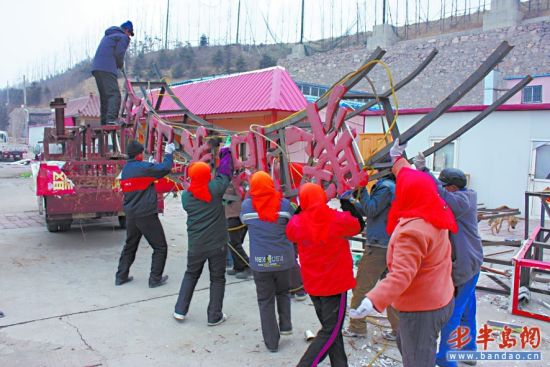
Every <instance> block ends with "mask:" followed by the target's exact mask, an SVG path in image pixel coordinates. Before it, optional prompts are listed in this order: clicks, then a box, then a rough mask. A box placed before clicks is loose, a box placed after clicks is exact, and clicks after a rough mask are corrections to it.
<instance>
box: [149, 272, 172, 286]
mask: <svg viewBox="0 0 550 367" xmlns="http://www.w3.org/2000/svg"><path fill="white" fill-rule="evenodd" d="M167 280H168V275H163V276H162V278H160V280H159V281H156V282H152V281H151V280H149V288H156V287H160V286H161V285H164V284H166V281H167Z"/></svg>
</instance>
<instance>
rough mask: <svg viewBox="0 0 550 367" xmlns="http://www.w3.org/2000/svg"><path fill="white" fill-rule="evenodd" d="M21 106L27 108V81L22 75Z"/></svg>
mask: <svg viewBox="0 0 550 367" xmlns="http://www.w3.org/2000/svg"><path fill="white" fill-rule="evenodd" d="M23 106H24V107H27V80H26V78H25V75H23Z"/></svg>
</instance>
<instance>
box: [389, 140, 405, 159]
mask: <svg viewBox="0 0 550 367" xmlns="http://www.w3.org/2000/svg"><path fill="white" fill-rule="evenodd" d="M406 148H407V143H405V144H403V145H399V138H397V139H395V143H393V146H392V147H391V149H390V157H391V161H392V163H395V161H396V160H397V159H398V158H399V157H401V156H402V155H403V152H404V151H405V149H406Z"/></svg>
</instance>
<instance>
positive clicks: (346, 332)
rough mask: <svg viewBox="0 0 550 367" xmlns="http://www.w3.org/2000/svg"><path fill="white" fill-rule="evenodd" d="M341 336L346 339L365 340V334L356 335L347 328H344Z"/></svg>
mask: <svg viewBox="0 0 550 367" xmlns="http://www.w3.org/2000/svg"><path fill="white" fill-rule="evenodd" d="M342 335H343V336H345V337H348V338H365V337H366V336H367V333H366V332H365V333H356V332H355V331H351V330H350V329H348V328H345V329H344V330H342Z"/></svg>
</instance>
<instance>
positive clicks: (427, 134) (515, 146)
mask: <svg viewBox="0 0 550 367" xmlns="http://www.w3.org/2000/svg"><path fill="white" fill-rule="evenodd" d="M475 115H477V112H455V113H447V114H445V115H444V116H442V117H441V118H440V119H439V120H437V121H436V122H434V124H433V125H431V126H430V127H428V128H427V129H425V130H424V131H423V132H422V133H420V134H418V135H417V136H416V137H415V138H414V139H412V140H411V141H410V142H409V145H408V149H407V154H408V155H409V156H414V155H416V154H417V153H418V152H419V151H421V150H425V149H426V148H428V147H429V146H430V138H443V137H446V136H448V135H449V134H450V133H452V132H454V131H455V130H457V129H458V128H459V127H460V126H462V125H463V124H464V123H466V122H467V121H469V120H470V119H471V118H472V117H474V116H475ZM421 117H422V115H400V116H399V121H398V124H399V129H400V130H401V132H403V131H405V130H406V129H408V128H409V127H411V126H412V125H413V124H414V123H416V122H417V121H418V120H419V119H420V118H421ZM548 121H550V110H539V111H497V112H493V113H492V114H491V115H489V116H488V117H487V118H486V119H485V120H483V121H482V122H480V123H479V124H478V125H477V126H476V127H474V128H473V129H471V130H470V131H468V132H467V133H466V134H464V135H462V137H460V138H459V139H458V140H457V156H456V157H455V161H456V168H459V169H461V170H463V171H464V172H465V173H466V174H469V175H470V187H471V188H472V189H474V190H476V191H477V192H478V201H479V202H480V203H484V204H485V205H487V206H488V207H491V208H495V207H498V206H501V205H507V206H509V207H513V208H519V209H520V210H521V211H522V213H523V208H524V193H525V191H526V190H528V173H529V172H528V171H529V167H530V162H531V149H532V148H531V143H532V140H538V139H541V140H550V128H548ZM365 126H366V128H365V132H380V131H381V129H380V118H379V116H368V117H367V121H366V124H365ZM428 163H429V162H428Z"/></svg>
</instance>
